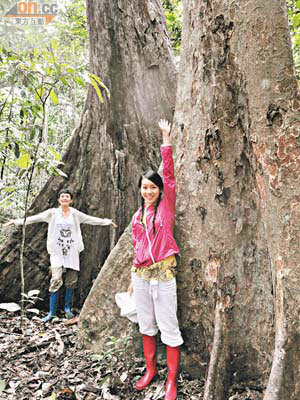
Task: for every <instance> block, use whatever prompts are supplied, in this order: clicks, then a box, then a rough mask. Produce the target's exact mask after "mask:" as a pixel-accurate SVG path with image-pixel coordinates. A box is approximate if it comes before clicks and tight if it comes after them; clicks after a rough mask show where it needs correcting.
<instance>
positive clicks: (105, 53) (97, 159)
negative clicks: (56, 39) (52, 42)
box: [0, 0, 176, 302]
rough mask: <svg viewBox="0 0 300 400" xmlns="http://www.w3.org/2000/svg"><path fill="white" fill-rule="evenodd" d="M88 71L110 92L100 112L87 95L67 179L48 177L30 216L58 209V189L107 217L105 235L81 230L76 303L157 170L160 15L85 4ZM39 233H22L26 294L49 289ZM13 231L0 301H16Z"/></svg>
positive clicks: (171, 73)
mask: <svg viewBox="0 0 300 400" xmlns="http://www.w3.org/2000/svg"><path fill="white" fill-rule="evenodd" d="M87 14H88V26H89V36H90V70H91V72H93V73H94V74H96V75H98V76H99V77H100V78H101V79H102V80H103V81H104V83H105V85H106V86H107V87H108V88H109V90H110V99H108V98H107V96H106V94H105V93H103V95H104V97H105V102H104V104H100V103H99V100H98V98H97V94H96V92H95V91H94V89H93V88H90V90H89V92H88V96H87V100H86V103H85V107H84V111H83V114H82V118H81V122H80V124H79V126H78V127H77V128H76V130H75V132H74V134H73V138H72V141H71V143H70V146H69V148H68V150H67V152H66V155H65V156H64V158H63V161H64V163H65V167H64V172H65V173H66V174H67V175H68V178H67V179H65V178H62V177H52V178H51V179H50V180H49V181H48V183H47V184H46V185H45V187H44V189H43V190H42V191H41V193H40V194H39V195H38V197H37V198H36V200H35V202H34V204H33V206H32V208H31V210H30V214H35V213H37V212H40V211H42V210H45V209H46V208H49V207H53V206H57V204H56V196H57V192H58V190H59V189H61V188H62V187H65V186H68V187H70V188H71V189H73V190H74V195H75V201H74V207H76V208H78V209H80V210H81V211H83V212H86V213H88V214H91V215H95V216H100V217H111V218H113V219H114V220H115V221H116V223H117V224H118V226H119V228H118V231H117V232H112V230H110V228H107V227H90V226H84V227H83V239H84V242H85V247H86V249H85V251H84V252H83V254H82V256H81V275H80V282H79V287H80V291H81V293H80V294H81V296H80V300H81V302H82V301H83V300H84V299H85V297H86V295H87V293H88V291H89V289H90V287H91V281H92V279H93V278H94V277H96V276H97V274H98V272H99V269H100V267H101V265H102V264H103V262H104V260H105V258H106V257H107V255H108V254H109V251H110V249H111V248H112V247H113V245H114V244H115V242H116V239H117V238H118V237H119V235H120V234H121V233H122V232H123V231H124V229H125V227H126V226H127V225H128V223H129V222H130V219H131V217H132V214H133V212H134V210H135V209H136V207H137V205H138V196H137V188H136V182H137V179H138V176H139V175H140V174H141V172H142V171H143V170H145V169H146V168H147V167H149V166H152V167H153V168H157V167H158V165H159V162H160V160H159V153H158V152H157V147H158V143H159V141H160V136H159V129H158V126H157V122H158V120H159V118H161V117H165V118H169V119H172V116H173V112H174V104H175V91H176V69H175V66H174V63H173V59H172V54H171V49H170V45H169V40H168V37H167V33H166V24H165V19H164V16H163V10H162V7H161V4H160V2H159V1H158V0H154V1H148V0H144V1H140V0H135V1H130V2H128V1H125V0H124V1H122V0H120V1H110V0H106V1H101V2H94V1H87ZM46 229H47V227H46V226H42V225H40V224H38V225H31V226H30V227H27V230H26V231H27V240H26V251H25V261H26V262H25V280H26V282H25V283H26V289H28V290H29V289H32V288H34V289H37V288H40V289H41V294H42V296H44V295H45V294H46V291H47V289H48V276H47V275H48V274H47V271H48V266H49V261H48V255H47V253H46ZM19 242H20V230H18V231H16V233H15V234H14V235H13V237H12V239H11V240H10V241H9V242H8V243H6V244H5V246H4V247H3V248H2V250H1V252H0V301H10V300H16V299H18V298H19V292H20V284H19V282H20V279H19V268H18V265H19Z"/></svg>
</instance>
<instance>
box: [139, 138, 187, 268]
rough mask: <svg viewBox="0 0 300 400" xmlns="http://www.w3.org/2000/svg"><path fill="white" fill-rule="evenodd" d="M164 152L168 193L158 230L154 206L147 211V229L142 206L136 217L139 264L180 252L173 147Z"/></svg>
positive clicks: (166, 193) (166, 190)
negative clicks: (175, 233)
mask: <svg viewBox="0 0 300 400" xmlns="http://www.w3.org/2000/svg"><path fill="white" fill-rule="evenodd" d="M160 152H161V156H162V162H163V174H162V175H163V182H164V192H163V197H162V200H161V202H160V204H159V206H158V210H157V213H156V218H155V233H153V226H152V220H153V215H154V206H150V207H148V208H147V210H145V211H146V228H145V229H144V227H143V225H142V223H141V215H142V208H141V207H140V208H139V209H138V211H137V212H136V213H135V214H134V216H133V218H132V244H133V247H134V261H133V263H134V265H135V266H136V267H148V266H149V265H151V264H153V263H155V262H158V261H161V260H163V259H164V258H167V257H169V256H171V255H173V254H176V253H179V249H178V246H177V244H176V242H175V239H174V236H173V229H174V216H175V203H176V191H175V176H174V161H173V157H172V146H171V145H168V146H162V147H161V148H160Z"/></svg>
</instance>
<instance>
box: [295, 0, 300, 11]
mask: <svg viewBox="0 0 300 400" xmlns="http://www.w3.org/2000/svg"><path fill="white" fill-rule="evenodd" d="M296 7H297V8H298V9H299V10H300V0H297V1H296Z"/></svg>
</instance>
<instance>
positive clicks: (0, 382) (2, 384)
mask: <svg viewBox="0 0 300 400" xmlns="http://www.w3.org/2000/svg"><path fill="white" fill-rule="evenodd" d="M5 387H6V382H5V381H4V380H3V379H0V393H2V392H3V390H4V389H5Z"/></svg>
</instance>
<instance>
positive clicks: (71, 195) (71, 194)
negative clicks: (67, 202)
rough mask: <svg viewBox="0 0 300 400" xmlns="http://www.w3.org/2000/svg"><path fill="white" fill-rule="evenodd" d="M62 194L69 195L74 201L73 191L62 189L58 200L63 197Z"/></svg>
mask: <svg viewBox="0 0 300 400" xmlns="http://www.w3.org/2000/svg"><path fill="white" fill-rule="evenodd" d="M62 194H69V195H70V197H71V199H73V192H72V190H71V189H68V188H66V189H61V190H60V191H59V192H58V195H57V197H58V199H59V198H60V196H61V195H62Z"/></svg>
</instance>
